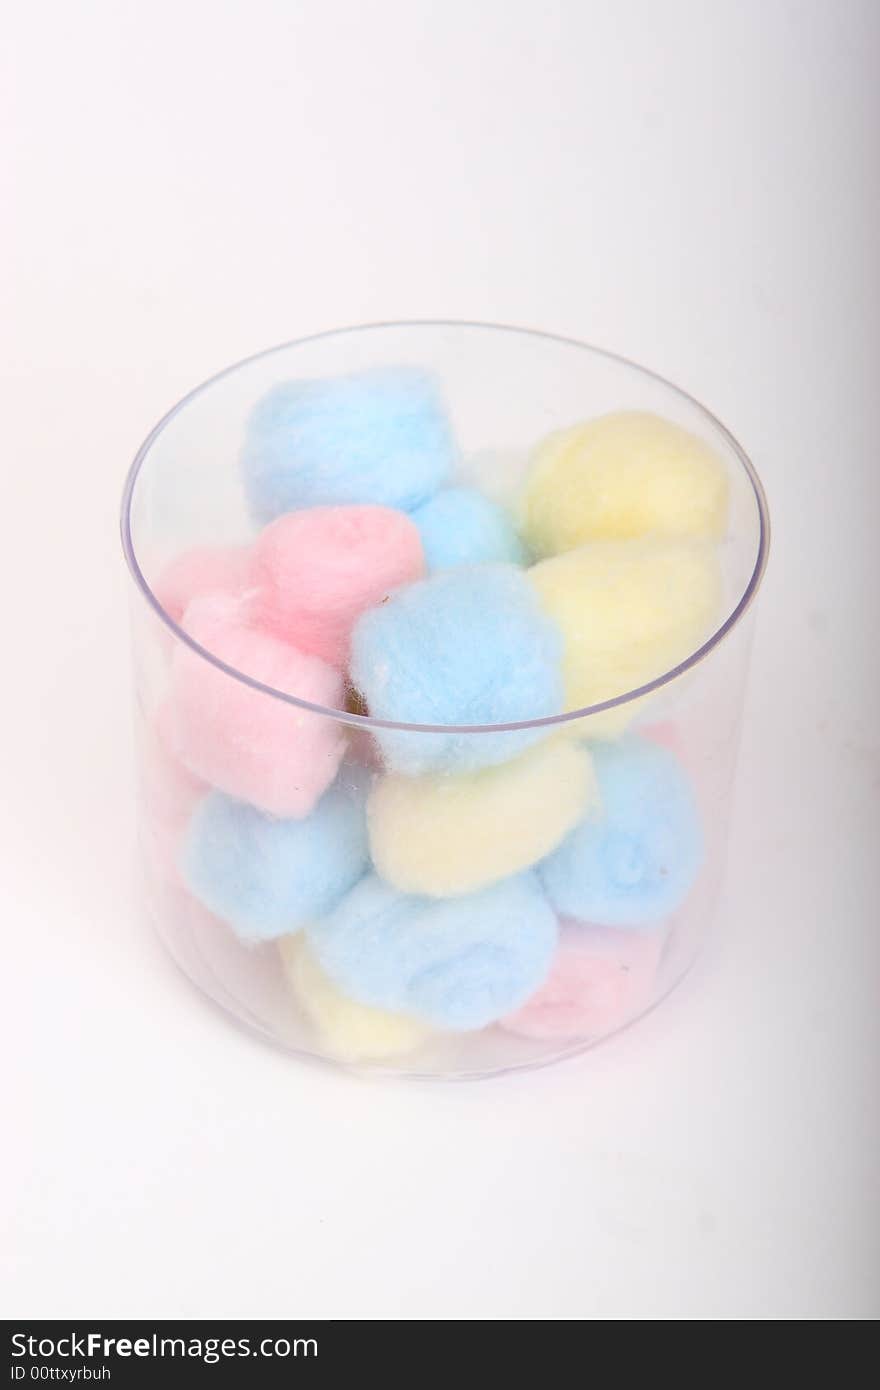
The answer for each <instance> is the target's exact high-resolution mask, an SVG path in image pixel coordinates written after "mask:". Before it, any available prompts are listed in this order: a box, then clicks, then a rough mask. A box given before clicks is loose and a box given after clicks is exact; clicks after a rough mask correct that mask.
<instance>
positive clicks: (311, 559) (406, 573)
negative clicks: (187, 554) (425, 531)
mask: <svg viewBox="0 0 880 1390" xmlns="http://www.w3.org/2000/svg"><path fill="white" fill-rule="evenodd" d="M251 572H252V577H253V581H254V584H255V585H256V586H257V590H258V592H257V598H256V600H255V612H256V613H257V615H258V622H259V625H260V626H261V627H264V628H265V629H266V630H268V631H270V632H273V633H274V634H275V635H276V636H278V637H281V638H283V639H284V640H286V641H289V642H290V643H291V644H292V645H293V646H295V647H296V648H297V649H298V650H299V651H302V652H308V653H310V654H311V655H312V656H319V657H320V658H321V660H322V661H326V662H329V664H330V665H331V666H339V667H342V666H344V665H345V664H346V663H347V661H348V647H349V639H350V636H351V629H352V627H353V625H354V622H355V619H356V618H357V617H358V616H359V615H360V614H361V613H363V612H364V610H365V609H367V608H372V607H373V606H374V605H375V604H377V603H381V602H383V600H384V599H386V598H387V597H388V595H389V594H391V593H392V592H393V591H394V590H395V589H396V588H398V587H399V586H400V585H401V584H408V583H410V582H411V581H412V580H415V579H420V578H421V577H422V575H423V574H424V572H425V559H424V553H423V551H422V541H421V537H420V535H419V531H418V529H417V528H416V526H415V525H414V524H413V522H412V521H410V519H409V517H408V516H405V515H404V513H403V512H398V511H393V510H392V509H391V508H390V507H371V506H355V507H312V508H308V509H306V510H304V511H299V512H291V513H289V514H288V515H287V516H280V517H279V518H278V520H277V521H273V522H272V524H271V525H270V526H267V527H266V529H265V530H264V531H263V532H262V534H261V535H260V537H259V538H258V540H257V541H256V542H255V545H254V556H253V563H252V567H251Z"/></svg>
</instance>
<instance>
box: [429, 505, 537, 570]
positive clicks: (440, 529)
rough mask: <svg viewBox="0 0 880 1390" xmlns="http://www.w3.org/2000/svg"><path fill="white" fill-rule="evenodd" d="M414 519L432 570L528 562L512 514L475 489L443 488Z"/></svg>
mask: <svg viewBox="0 0 880 1390" xmlns="http://www.w3.org/2000/svg"><path fill="white" fill-rule="evenodd" d="M412 519H413V521H414V522H415V524H416V526H418V528H419V534H420V535H421V538H422V545H423V546H424V549H425V560H426V562H427V566H428V569H429V570H446V569H452V568H453V567H454V566H455V565H481V564H489V563H491V562H493V561H497V562H500V563H509V564H512V565H523V564H525V563H526V558H527V557H526V550H525V547H524V546H523V544H522V541H521V540H520V538H519V536H518V535H517V533H516V527H515V526H514V524H513V521H512V519H511V517H510V515H509V514H508V513H507V512H506V511H505V510H504V508H503V507H499V506H498V504H497V503H496V502H491V501H490V500H489V498H488V497H484V496H483V494H482V493H481V492H477V490H476V489H475V488H470V487H449V488H444V489H443V491H442V492H438V493H437V494H436V495H435V496H434V497H432V498H431V500H430V501H429V502H425V503H423V504H422V506H421V507H417V508H416V510H415V511H414V512H413V514H412Z"/></svg>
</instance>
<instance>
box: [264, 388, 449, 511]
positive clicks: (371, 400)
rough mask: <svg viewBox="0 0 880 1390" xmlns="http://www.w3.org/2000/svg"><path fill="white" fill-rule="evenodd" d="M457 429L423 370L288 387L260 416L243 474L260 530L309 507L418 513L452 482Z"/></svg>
mask: <svg viewBox="0 0 880 1390" xmlns="http://www.w3.org/2000/svg"><path fill="white" fill-rule="evenodd" d="M454 458H455V444H454V441H453V437H452V430H451V427H450V424H449V420H448V418H447V415H446V411H445V408H444V405H443V401H442V398H441V396H440V392H439V390H438V387H437V385H436V383H435V382H434V380H433V379H432V378H431V377H430V376H429V375H428V374H427V373H425V372H422V371H420V370H419V369H417V368H414V367H393V368H392V367H389V368H377V369H373V370H371V371H365V372H358V373H356V374H354V375H352V376H340V377H335V378H329V379H328V380H325V381H282V382H279V383H278V385H277V386H273V387H272V389H271V391H269V392H268V393H267V395H265V396H264V397H263V398H262V400H260V401H258V403H257V405H256V406H255V407H254V409H253V411H252V412H251V415H250V418H249V420H248V423H247V426H246V429H245V441H244V445H243V448H242V452H241V467H242V472H243V475H244V485H245V491H246V493H247V498H248V502H249V504H250V507H251V510H252V512H253V514H254V517H255V518H256V520H257V521H259V522H267V521H272V520H274V518H275V517H277V516H280V515H281V514H282V513H283V512H289V511H294V510H296V509H297V508H300V507H322V506H328V505H332V504H334V503H336V504H346V503H361V502H371V503H377V504H380V505H383V506H386V507H397V508H399V509H401V510H402V511H411V510H412V509H413V508H414V507H418V506H419V505H420V504H421V503H422V502H425V501H427V499H428V498H429V497H431V496H432V495H433V494H434V493H435V492H436V491H437V489H438V488H439V487H440V486H441V485H442V483H443V482H444V481H445V480H446V478H447V477H448V475H449V473H450V471H451V469H452V465H453V461H454Z"/></svg>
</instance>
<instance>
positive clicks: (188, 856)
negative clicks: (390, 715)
mask: <svg viewBox="0 0 880 1390" xmlns="http://www.w3.org/2000/svg"><path fill="white" fill-rule="evenodd" d="M364 783H365V779H364V776H363V775H362V772H361V770H360V769H358V770H357V775H356V773H355V770H354V769H350V768H348V767H346V768H345V769H344V772H343V773H342V774H341V776H340V779H339V781H338V782H336V783H335V784H334V785H333V786H332V787H331V788H330V790H329V791H328V792H325V793H324V795H323V796H322V798H321V800H320V801H319V802H318V804H317V806H316V807H315V808H314V810H313V811H312V812H311V813H310V814H309V815H308V816H306V817H305V819H303V820H278V819H276V818H275V817H273V816H266V815H264V814H263V812H262V811H258V810H257V809H256V807H255V806H249V805H248V804H247V803H246V802H243V801H235V800H233V798H232V797H228V796H224V795H223V793H222V792H213V793H212V794H211V795H210V796H208V797H206V798H205V799H204V801H202V802H201V803H200V805H199V806H198V807H197V809H196V811H195V814H194V815H193V818H192V821H191V823H190V826H189V829H188V832H187V836H186V841H185V843H184V847H183V852H182V861H181V862H182V868H183V875H184V879H185V882H186V884H187V887H188V888H189V890H190V892H191V893H192V894H193V896H194V897H195V898H198V900H199V902H201V903H203V904H204V905H205V907H207V908H209V909H210V911H211V912H213V913H214V915H215V916H217V917H221V918H222V919H223V921H224V922H228V924H229V926H231V927H232V929H233V931H234V932H235V934H236V936H238V937H239V938H240V939H241V940H242V941H268V940H271V939H272V938H274V937H277V936H283V935H285V934H286V933H289V932H294V931H297V930H298V929H299V928H300V927H302V926H303V925H304V923H305V922H306V921H307V920H308V919H309V918H311V917H316V916H323V914H324V913H326V912H329V911H330V910H331V909H332V908H333V907H335V906H336V904H337V903H338V902H340V901H341V899H342V898H344V896H345V894H346V893H347V892H348V890H349V889H350V888H352V887H353V886H354V884H355V883H357V881H358V879H359V878H361V877H362V875H363V874H364V873H365V871H366V868H367V859H368V850H367V829H366V818H365V811H364Z"/></svg>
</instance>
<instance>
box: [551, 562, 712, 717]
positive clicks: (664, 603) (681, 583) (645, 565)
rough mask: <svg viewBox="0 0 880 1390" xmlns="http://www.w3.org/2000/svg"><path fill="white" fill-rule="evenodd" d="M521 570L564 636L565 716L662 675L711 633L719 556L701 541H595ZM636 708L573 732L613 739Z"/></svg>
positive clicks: (633, 705)
mask: <svg viewBox="0 0 880 1390" xmlns="http://www.w3.org/2000/svg"><path fill="white" fill-rule="evenodd" d="M528 573H529V578H530V581H531V583H532V584H533V585H534V587H535V591H536V592H537V594H538V595H539V597H540V600H541V603H542V605H543V607H544V610H545V612H546V613H547V614H548V616H549V617H551V618H552V619H553V620H554V622H555V623H556V624H557V625H558V627H559V629H560V631H561V632H562V634H563V638H564V641H565V659H564V675H565V702H566V703H565V707H566V709H568V710H576V709H582V708H583V707H584V706H586V705H593V704H599V703H601V702H602V701H603V700H610V699H612V698H613V697H614V696H616V695H625V694H627V693H628V692H629V691H631V690H634V689H636V688H637V687H638V686H641V685H645V684H647V682H649V681H651V680H654V679H655V678H656V677H658V676H662V675H663V674H664V673H665V672H667V671H668V670H670V669H671V668H672V667H674V666H676V665H677V664H678V663H679V662H680V661H682V660H684V658H685V657H687V656H689V655H691V653H692V652H694V651H695V650H696V649H697V648H698V647H699V646H700V644H701V643H702V642H703V641H705V639H706V638H707V637H708V636H709V634H710V632H711V630H712V627H713V624H714V622H715V621H716V620H717V616H718V612H719V606H720V601H721V578H720V572H719V566H718V557H717V555H716V553H715V549H714V547H713V546H712V545H710V544H709V543H707V542H702V541H690V540H663V539H654V538H647V537H646V538H644V539H642V540H635V541H594V542H592V543H591V544H589V545H584V546H581V547H580V549H579V550H570V551H568V552H567V553H566V554H565V555H557V556H555V557H554V558H553V559H551V560H542V561H541V563H540V564H537V565H535V566H533V568H532V569H531V570H529V572H528ZM638 707H639V706H638V703H637V702H629V703H628V704H625V705H622V706H619V707H617V708H616V709H613V710H608V711H605V712H604V713H602V714H600V715H595V716H591V718H590V720H589V721H588V724H587V725H584V727H583V728H582V730H581V731H580V732H582V733H583V734H584V735H585V736H586V737H592V738H606V737H612V738H613V737H614V736H616V734H618V733H619V732H620V731H621V730H622V729H623V728H625V727H626V725H627V724H628V723H629V721H630V720H631V719H632V718H633V716H634V715H635V714H636V713H637V711H638Z"/></svg>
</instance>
